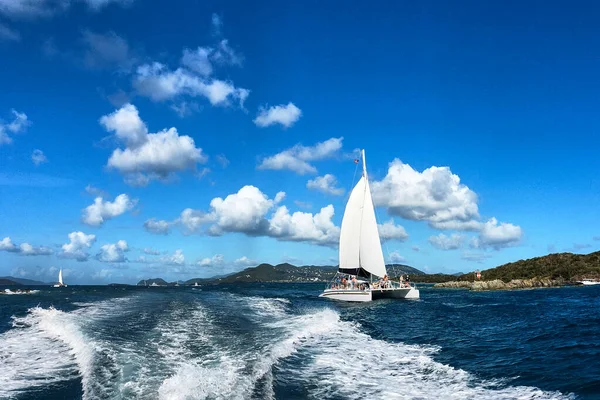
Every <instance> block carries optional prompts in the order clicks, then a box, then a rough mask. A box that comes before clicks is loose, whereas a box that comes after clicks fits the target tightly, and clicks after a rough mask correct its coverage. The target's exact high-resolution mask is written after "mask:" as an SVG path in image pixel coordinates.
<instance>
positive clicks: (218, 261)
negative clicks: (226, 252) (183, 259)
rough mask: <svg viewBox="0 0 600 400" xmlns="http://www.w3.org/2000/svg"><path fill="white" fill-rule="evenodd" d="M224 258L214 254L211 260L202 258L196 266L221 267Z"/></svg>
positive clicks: (221, 255)
mask: <svg viewBox="0 0 600 400" xmlns="http://www.w3.org/2000/svg"><path fill="white" fill-rule="evenodd" d="M224 260H225V257H223V254H215V255H214V256H213V257H212V258H209V257H207V258H203V259H202V260H200V261H198V262H197V264H198V265H199V266H201V267H217V266H220V265H223V263H224Z"/></svg>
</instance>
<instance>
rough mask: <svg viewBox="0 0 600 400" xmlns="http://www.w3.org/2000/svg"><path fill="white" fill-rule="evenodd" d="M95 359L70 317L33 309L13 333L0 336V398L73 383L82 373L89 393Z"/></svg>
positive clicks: (15, 321) (51, 310) (19, 320)
mask: <svg viewBox="0 0 600 400" xmlns="http://www.w3.org/2000/svg"><path fill="white" fill-rule="evenodd" d="M93 357H94V349H93V348H92V347H91V346H90V344H89V342H88V340H87V339H86V338H85V337H84V336H83V334H82V333H81V331H80V329H79V327H78V326H77V324H76V323H75V322H74V321H73V319H72V318H71V316H70V315H68V314H67V313H65V312H62V311H59V310H57V309H55V308H48V309H44V308H40V307H34V308H31V309H30V310H29V312H28V314H27V315H26V316H25V317H21V318H13V329H11V330H9V331H7V332H5V333H4V334H2V335H0V359H2V364H3V368H1V369H0V371H1V372H0V378H1V379H0V382H2V384H0V394H4V395H7V396H9V395H13V394H14V393H13V392H14V391H18V390H22V389H25V388H27V387H31V386H37V385H43V384H47V383H50V382H56V381H59V380H62V379H69V378H72V377H73V374H76V373H77V372H78V371H79V372H80V373H81V376H82V379H83V381H84V382H83V384H84V385H83V386H84V392H85V388H86V387H87V386H88V384H89V379H87V377H89V373H88V374H86V372H87V371H90V370H91V368H92V364H93ZM0 397H1V396H0Z"/></svg>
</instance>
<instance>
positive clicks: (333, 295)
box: [319, 288, 419, 303]
mask: <svg viewBox="0 0 600 400" xmlns="http://www.w3.org/2000/svg"><path fill="white" fill-rule="evenodd" d="M319 297H325V298H327V299H332V300H339V301H349V302H361V303H362V302H367V301H373V300H378V299H418V298H419V290H418V289H415V288H388V289H373V290H352V289H326V290H325V291H324V292H323V293H321V294H320V295H319Z"/></svg>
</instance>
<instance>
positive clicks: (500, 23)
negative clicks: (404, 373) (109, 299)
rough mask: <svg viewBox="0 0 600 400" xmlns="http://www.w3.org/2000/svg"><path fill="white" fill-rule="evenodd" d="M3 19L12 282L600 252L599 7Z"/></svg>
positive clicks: (111, 1) (370, 5)
mask: <svg viewBox="0 0 600 400" xmlns="http://www.w3.org/2000/svg"><path fill="white" fill-rule="evenodd" d="M492 3H493V2H478V1H458V2H437V1H431V2H430V1H423V2H405V1H379V2H355V3H352V6H348V3H347V2H341V1H331V2H325V3H323V2H316V1H292V2H266V1H256V2H251V3H248V2H233V1H203V2H186V1H181V0H173V1H169V2H166V1H162V0H159V1H152V2H149V1H145V0H42V1H30V0H0V65H1V68H0V276H1V275H13V276H18V277H23V278H30V279H37V280H43V281H55V280H56V279H57V278H56V277H57V271H58V268H63V271H64V276H65V282H66V283H71V284H104V283H110V282H125V283H136V282H138V281H139V280H141V279H146V278H152V277H163V278H165V279H167V280H171V281H173V280H186V279H190V278H195V277H209V276H214V275H221V274H227V273H231V272H234V271H238V270H241V269H243V268H246V267H248V266H254V265H257V264H258V263H261V262H268V263H271V264H277V263H282V262H289V263H292V264H294V265H336V264H337V261H338V249H337V243H338V240H339V229H340V224H341V220H342V216H343V212H344V207H345V203H346V201H347V198H348V195H349V192H350V191H351V189H352V187H353V185H354V184H355V183H356V182H357V180H358V178H359V177H360V170H359V171H358V172H357V164H355V163H354V160H355V159H356V158H357V157H358V152H357V150H358V149H365V153H366V157H365V158H366V162H367V169H368V173H369V179H370V182H371V190H372V195H373V201H374V203H375V206H376V211H377V218H378V223H379V224H380V225H379V233H380V236H381V238H382V242H383V251H384V256H385V258H386V261H388V262H400V263H405V264H408V265H411V266H413V267H415V268H418V269H421V270H423V271H426V272H430V273H434V272H443V273H456V272H469V271H474V270H477V269H479V270H483V269H486V268H492V267H495V266H497V265H501V264H504V263H507V262H511V261H516V260H519V259H525V258H531V257H537V256H543V255H546V254H548V253H554V252H563V251H569V252H575V253H589V252H592V251H597V250H600V207H598V205H599V204H600V175H599V174H598V171H599V170H600V157H598V149H599V148H600V134H599V128H600V112H599V111H600V95H599V93H600V74H599V71H600V32H598V29H597V21H598V20H599V17H600V5H598V4H597V3H596V2H591V1H589V2H586V1H578V2H564V1H563V2H553V1H550V2H537V1H519V2H517V1H509V2H501V3H500V2H497V3H496V4H492Z"/></svg>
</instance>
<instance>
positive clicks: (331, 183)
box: [306, 174, 344, 196]
mask: <svg viewBox="0 0 600 400" xmlns="http://www.w3.org/2000/svg"><path fill="white" fill-rule="evenodd" d="M337 184H338V182H337V179H336V178H335V176H333V175H331V174H325V175H323V176H317V177H316V178H315V179H311V180H309V181H308V182H307V183H306V187H307V188H308V189H312V190H317V191H319V192H322V193H325V194H331V195H334V196H341V195H343V194H344V189H342V188H337V187H336V186H337Z"/></svg>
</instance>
